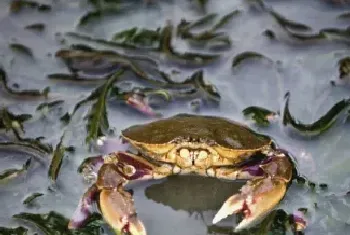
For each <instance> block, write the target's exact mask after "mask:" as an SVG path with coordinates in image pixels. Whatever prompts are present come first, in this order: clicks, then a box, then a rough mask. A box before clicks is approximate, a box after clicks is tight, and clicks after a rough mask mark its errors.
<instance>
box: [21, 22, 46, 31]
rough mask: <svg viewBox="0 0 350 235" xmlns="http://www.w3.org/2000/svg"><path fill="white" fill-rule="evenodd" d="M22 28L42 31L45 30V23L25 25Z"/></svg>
mask: <svg viewBox="0 0 350 235" xmlns="http://www.w3.org/2000/svg"><path fill="white" fill-rule="evenodd" d="M24 28H25V29H28V30H32V31H35V32H42V31H44V30H45V28H46V25H45V24H43V23H35V24H30V25H27V26H25V27H24Z"/></svg>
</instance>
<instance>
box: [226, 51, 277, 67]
mask: <svg viewBox="0 0 350 235" xmlns="http://www.w3.org/2000/svg"><path fill="white" fill-rule="evenodd" d="M249 59H266V60H268V61H270V62H272V60H271V59H270V58H268V57H266V56H264V55H263V54H260V53H258V52H254V51H245V52H242V53H240V54H238V55H236V56H235V57H234V58H233V60H232V67H236V66H238V65H239V64H241V63H242V62H243V61H245V60H249Z"/></svg>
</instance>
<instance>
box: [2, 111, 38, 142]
mask: <svg viewBox="0 0 350 235" xmlns="http://www.w3.org/2000/svg"><path fill="white" fill-rule="evenodd" d="M31 118H32V115H30V114H19V115H16V114H13V113H11V112H10V111H9V110H8V109H6V108H2V109H0V129H2V128H4V129H5V130H7V131H8V130H12V131H13V132H14V133H15V135H17V136H20V133H19V130H20V131H22V132H24V127H23V123H24V122H26V121H28V120H30V119H31Z"/></svg>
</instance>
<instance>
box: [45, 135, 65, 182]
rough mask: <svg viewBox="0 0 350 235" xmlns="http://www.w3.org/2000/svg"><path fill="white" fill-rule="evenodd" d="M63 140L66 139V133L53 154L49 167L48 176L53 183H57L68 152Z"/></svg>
mask: <svg viewBox="0 0 350 235" xmlns="http://www.w3.org/2000/svg"><path fill="white" fill-rule="evenodd" d="M63 138H64V133H63V135H62V136H61V139H60V142H59V143H58V144H57V145H56V148H55V151H54V152H53V156H52V159H51V163H50V166H49V170H48V176H49V178H50V180H51V181H52V182H53V183H55V182H56V180H57V178H58V175H59V172H60V169H61V166H62V162H63V157H64V154H65V150H66V149H65V147H64V146H63Z"/></svg>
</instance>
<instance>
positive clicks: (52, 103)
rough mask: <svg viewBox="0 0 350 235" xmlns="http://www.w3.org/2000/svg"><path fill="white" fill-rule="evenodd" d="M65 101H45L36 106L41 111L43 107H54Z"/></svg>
mask: <svg viewBox="0 0 350 235" xmlns="http://www.w3.org/2000/svg"><path fill="white" fill-rule="evenodd" d="M62 103H64V100H55V101H51V102H44V103H41V104H39V106H38V107H37V108H36V110H37V111H40V110H42V109H51V108H53V107H56V106H58V105H60V104H62Z"/></svg>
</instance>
